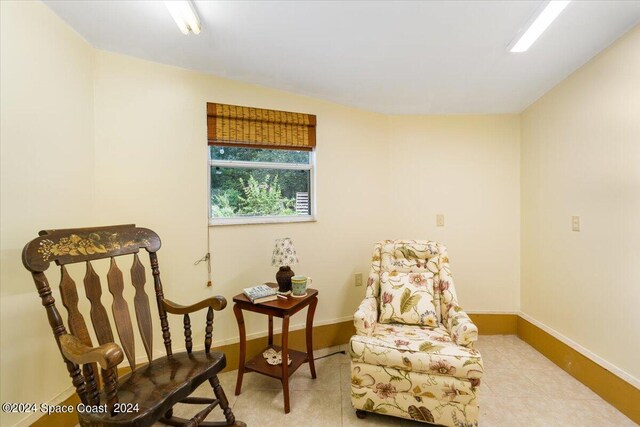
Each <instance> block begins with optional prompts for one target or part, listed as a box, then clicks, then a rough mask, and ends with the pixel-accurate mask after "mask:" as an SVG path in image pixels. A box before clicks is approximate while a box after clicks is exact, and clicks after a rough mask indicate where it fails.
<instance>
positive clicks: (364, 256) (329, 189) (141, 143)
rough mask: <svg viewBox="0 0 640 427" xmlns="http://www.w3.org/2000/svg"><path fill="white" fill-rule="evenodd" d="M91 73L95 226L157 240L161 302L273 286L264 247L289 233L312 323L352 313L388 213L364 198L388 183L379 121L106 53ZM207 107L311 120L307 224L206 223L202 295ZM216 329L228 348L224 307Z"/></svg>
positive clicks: (232, 330)
mask: <svg viewBox="0 0 640 427" xmlns="http://www.w3.org/2000/svg"><path fill="white" fill-rule="evenodd" d="M95 76H96V83H95V99H96V110H95V111H96V115H95V117H96V179H97V183H96V206H97V221H98V222H99V223H105V222H112V223H118V222H126V221H135V222H137V223H139V224H145V225H147V226H148V227H151V228H153V229H154V230H156V231H157V232H158V233H159V234H160V236H161V237H162V238H163V242H164V246H163V249H162V251H161V252H160V262H161V271H162V274H163V283H164V285H165V294H166V295H167V296H168V297H169V298H171V299H175V300H179V301H195V300H198V299H200V298H203V297H206V296H208V295H213V294H218V293H220V294H222V295H224V296H226V297H227V298H228V299H231V297H232V296H233V295H235V294H237V293H238V292H240V291H241V289H242V288H243V287H246V286H248V285H251V284H255V283H260V282H263V281H265V280H271V281H274V280H275V269H273V268H272V267H271V265H270V261H271V252H272V251H273V242H274V240H275V239H276V238H278V237H285V236H290V237H292V238H293V240H294V242H295V244H296V248H297V250H298V255H299V258H300V260H301V262H300V264H299V265H298V266H296V267H295V268H294V271H296V272H297V273H301V274H306V275H309V276H311V277H313V278H314V281H315V283H316V284H317V286H318V288H319V289H320V292H321V294H320V295H321V303H320V304H319V305H318V309H317V312H316V323H333V322H334V321H339V320H344V318H345V317H347V316H350V315H351V314H352V313H353V311H354V308H355V306H356V305H357V303H358V302H359V300H360V296H361V294H362V292H363V291H362V289H361V288H355V287H354V286H353V277H352V275H353V273H354V272H356V271H361V272H365V274H366V272H368V261H369V255H370V251H371V250H372V247H373V243H374V242H375V241H376V240H377V239H380V238H384V237H385V236H386V235H388V232H387V231H386V230H388V228H389V221H388V215H387V211H386V210H385V209H378V208H377V207H376V206H375V203H374V201H373V200H372V199H374V198H375V196H376V194H378V192H380V193H382V194H387V193H388V187H389V185H388V182H387V179H386V178H387V177H386V175H385V173H384V170H385V167H386V165H387V126H386V118H385V117H384V116H381V115H378V114H374V113H368V112H363V111H359V110H355V109H352V108H347V107H342V106H338V105H335V104H330V103H327V102H323V101H318V100H314V99H311V98H305V97H301V96H297V95H292V94H288V93H284V92H279V91H274V90H270V89H265V88H261V87H258V86H252V85H247V84H243V83H236V82H232V81H229V80H224V79H219V78H216V77H213V76H209V75H204V74H201V73H195V72H192V71H186V70H182V69H178V68H174V67H169V66H164V65H159V64H155V63H151V62H146V61H142V60H138V59H134V58H131V57H127V56H123V55H118V54H112V53H106V52H97V54H96V67H95ZM207 101H209V102H211V101H215V102H223V103H231V104H239V105H251V106H257V107H265V108H274V109H282V110H289V111H302V112H309V113H313V114H316V115H317V119H318V123H319V126H318V134H317V139H318V149H317V153H316V155H317V165H318V166H317V200H318V221H317V222H315V223H297V224H267V225H239V226H218V227H212V228H211V230H210V234H211V249H212V257H213V263H212V267H213V283H214V286H213V288H206V286H205V285H206V282H207V273H206V266H205V265H204V263H203V264H200V265H198V266H194V265H193V263H194V261H195V260H197V259H199V258H201V257H202V256H203V255H204V254H205V253H206V246H207V245H206V238H207V200H208V193H207V173H208V166H207V145H206V103H207ZM114 165H117V167H114ZM178 320H179V319H178ZM264 320H265V319H264V318H263V317H259V316H255V317H254V316H249V318H248V320H247V323H248V333H250V334H251V333H256V332H264V331H265V328H266V324H265V322H264ZM303 320H304V318H303V317H295V318H294V319H293V320H292V324H293V325H299V324H301V323H302V322H303ZM216 322H217V323H216V331H215V332H216V335H215V338H217V340H218V341H225V342H227V341H228V340H235V338H236V337H237V334H238V331H237V326H236V323H235V318H234V317H233V313H232V311H231V310H225V311H224V312H222V313H221V314H220V315H219V316H218V318H217V321H216ZM158 344H161V343H160V342H158Z"/></svg>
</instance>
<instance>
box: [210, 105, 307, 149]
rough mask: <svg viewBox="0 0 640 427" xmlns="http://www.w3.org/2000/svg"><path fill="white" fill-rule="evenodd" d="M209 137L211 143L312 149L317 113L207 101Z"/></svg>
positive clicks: (234, 145)
mask: <svg viewBox="0 0 640 427" xmlns="http://www.w3.org/2000/svg"><path fill="white" fill-rule="evenodd" d="M207 138H208V140H209V145H223V146H233V147H251V148H271V149H273V148H281V149H288V150H306V151H311V150H313V148H314V147H315V146H316V116H314V115H313V114H303V113H291V112H288V111H277V110H266V109H263V108H252V107H240V106H237V105H227V104H214V103H207Z"/></svg>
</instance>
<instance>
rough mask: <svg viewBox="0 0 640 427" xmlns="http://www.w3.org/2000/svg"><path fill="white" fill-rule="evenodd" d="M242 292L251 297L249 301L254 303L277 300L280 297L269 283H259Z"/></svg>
mask: <svg viewBox="0 0 640 427" xmlns="http://www.w3.org/2000/svg"><path fill="white" fill-rule="evenodd" d="M242 292H243V293H244V295H245V296H246V297H247V298H249V301H251V302H252V303H254V304H258V303H261V302H269V301H275V300H276V299H278V295H277V293H276V290H275V289H273V288H272V287H271V286H269V285H258V286H253V287H251V288H245V289H243V291H242Z"/></svg>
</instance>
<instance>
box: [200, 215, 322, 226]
mask: <svg viewBox="0 0 640 427" xmlns="http://www.w3.org/2000/svg"><path fill="white" fill-rule="evenodd" d="M316 221H317V219H316V217H315V215H292V216H260V217H249V218H240V217H232V218H213V219H211V218H210V219H209V226H210V227H217V226H219V225H252V224H280V223H292V222H316Z"/></svg>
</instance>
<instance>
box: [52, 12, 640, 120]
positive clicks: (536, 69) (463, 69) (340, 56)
mask: <svg viewBox="0 0 640 427" xmlns="http://www.w3.org/2000/svg"><path fill="white" fill-rule="evenodd" d="M45 3H46V4H47V5H48V6H49V7H50V8H51V9H52V10H53V11H54V12H55V13H56V14H58V15H59V16H60V17H62V19H64V20H65V21H66V22H68V23H69V24H70V25H71V26H72V27H73V28H74V29H75V30H76V31H78V32H79V33H80V34H81V35H82V36H83V37H84V38H85V39H86V40H88V41H89V42H90V43H91V44H92V45H94V46H95V47H97V48H99V49H105V50H109V51H115V52H121V53H125V54H129V55H133V56H136V57H140V58H145V59H149V60H152V61H157V62H161V63H165V64H172V65H177V66H180V67H184V68H188V69H193V70H198V71H203V72H206V73H211V74H215V75H218V76H222V77H227V78H230V79H234V80H240V81H244V82H250V83H257V84H260V85H263V86H268V87H273V88H278V89H283V90H286V91H291V92H295V93H300V94H304V95H310V96H313V97H317V98H323V99H327V100H331V101H335V102H338V103H341V104H346V105H351V106H355V107H360V108H364V109H367V110H372V111H378V112H382V113H389V114H469V113H474V114H475V113H477V114H480V113H512V112H520V111H522V110H523V109H524V108H526V107H527V106H528V105H530V104H531V103H532V102H534V101H535V100H536V99H537V98H539V97H540V96H542V95H543V94H544V93H545V92H546V91H547V90H549V89H551V88H552V87H553V86H554V85H555V84H557V83H558V82H560V81H561V80H563V79H564V78H565V77H567V76H568V75H569V74H570V73H571V72H573V71H574V70H576V69H577V68H578V67H580V66H581V65H582V64H584V63H585V62H587V61H588V60H589V59H590V58H591V57H593V56H594V55H595V54H597V53H598V52H600V51H601V50H602V49H603V48H605V47H606V46H608V45H609V44H610V43H611V42H613V41H614V40H615V39H617V38H618V37H619V36H621V35H622V34H623V33H625V32H626V31H627V30H628V29H629V28H631V27H632V26H634V25H635V24H637V23H638V22H640V1H612V0H608V1H579V0H577V1H576V0H574V1H573V2H572V3H570V4H569V6H568V7H567V8H566V9H565V11H564V12H563V13H562V14H561V15H560V16H559V18H558V19H557V20H556V21H555V22H554V23H553V24H552V25H551V27H549V29H548V30H547V31H546V32H545V33H544V34H543V35H542V37H541V38H540V39H539V40H538V41H537V42H536V43H535V44H534V45H533V47H532V48H531V49H530V50H529V51H528V52H525V53H520V54H513V53H509V52H507V49H506V47H507V46H508V45H509V43H510V42H511V41H512V39H513V38H514V37H515V36H516V35H518V34H519V31H521V30H522V27H524V26H525V25H526V24H527V22H528V21H529V20H530V18H531V17H532V15H533V14H534V13H535V11H536V10H537V9H538V8H539V7H540V5H541V4H542V3H543V2H542V1H539V0H536V1H448V2H446V1H429V2H426V1H425V2H417V1H413V2H411V1H409V2H398V1H394V2H392V1H368V2H363V1H358V2H356V1H354V2H351V1H350V2H334V1H315V2H313V1H297V2H288V1H227V2H224V1H195V7H196V9H197V11H198V13H199V15H200V18H201V21H202V25H203V30H202V33H201V34H200V35H197V36H195V35H189V36H185V35H183V34H182V33H181V32H180V31H179V30H178V27H177V26H176V25H175V23H174V22H173V20H172V18H171V16H170V15H169V13H168V11H167V9H166V7H165V6H164V4H163V2H161V1H95V0H94V1H66V0H65V1H59V0H47V1H45Z"/></svg>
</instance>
